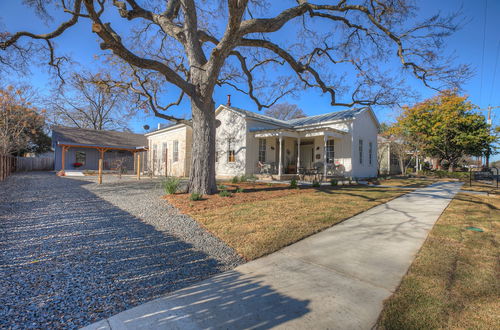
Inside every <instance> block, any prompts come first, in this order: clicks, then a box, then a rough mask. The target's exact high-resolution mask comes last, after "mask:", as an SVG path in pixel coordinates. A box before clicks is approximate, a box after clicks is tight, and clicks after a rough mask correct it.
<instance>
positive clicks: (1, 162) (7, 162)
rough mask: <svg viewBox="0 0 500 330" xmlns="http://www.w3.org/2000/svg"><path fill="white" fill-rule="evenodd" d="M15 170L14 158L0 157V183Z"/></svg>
mask: <svg viewBox="0 0 500 330" xmlns="http://www.w3.org/2000/svg"><path fill="white" fill-rule="evenodd" d="M15 169H16V157H12V156H3V155H0V181H3V180H5V178H7V177H8V176H9V175H10V174H11V173H12V172H14V171H15Z"/></svg>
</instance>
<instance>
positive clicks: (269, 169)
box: [257, 161, 276, 174]
mask: <svg viewBox="0 0 500 330" xmlns="http://www.w3.org/2000/svg"><path fill="white" fill-rule="evenodd" d="M275 167H276V166H275V163H266V162H261V161H259V162H258V163H257V168H258V170H259V174H274V170H275Z"/></svg>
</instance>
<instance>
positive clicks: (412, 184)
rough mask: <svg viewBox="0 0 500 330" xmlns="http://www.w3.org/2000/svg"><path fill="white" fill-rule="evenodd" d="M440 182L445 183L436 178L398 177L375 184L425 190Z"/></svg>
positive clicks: (380, 180)
mask: <svg viewBox="0 0 500 330" xmlns="http://www.w3.org/2000/svg"><path fill="white" fill-rule="evenodd" d="M438 181H443V180H439V179H434V178H421V177H420V178H404V177H399V178H398V177H396V178H391V179H379V180H377V181H376V182H375V183H376V184H380V185H384V186H398V187H405V188H423V187H426V186H428V185H430V184H433V183H435V182H438ZM444 181H449V180H444Z"/></svg>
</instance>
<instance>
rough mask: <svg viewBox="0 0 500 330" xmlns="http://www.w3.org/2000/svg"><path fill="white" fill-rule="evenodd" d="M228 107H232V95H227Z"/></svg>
mask: <svg viewBox="0 0 500 330" xmlns="http://www.w3.org/2000/svg"><path fill="white" fill-rule="evenodd" d="M227 106H228V107H230V106H231V94H227Z"/></svg>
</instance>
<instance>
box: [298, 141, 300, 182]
mask: <svg viewBox="0 0 500 330" xmlns="http://www.w3.org/2000/svg"><path fill="white" fill-rule="evenodd" d="M299 167H300V137H298V138H297V174H299Z"/></svg>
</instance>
